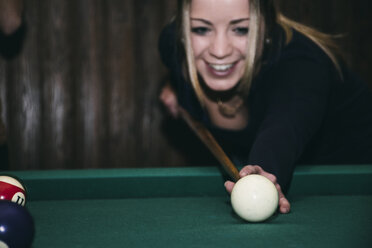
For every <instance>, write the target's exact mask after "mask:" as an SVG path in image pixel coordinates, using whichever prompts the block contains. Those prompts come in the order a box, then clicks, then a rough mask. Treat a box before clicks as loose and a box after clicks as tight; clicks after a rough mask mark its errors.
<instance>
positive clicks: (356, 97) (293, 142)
mask: <svg viewBox="0 0 372 248" xmlns="http://www.w3.org/2000/svg"><path fill="white" fill-rule="evenodd" d="M275 2H276V1H273V0H234V1H231V0H179V1H178V12H177V15H176V18H175V21H173V22H171V23H170V24H169V25H168V26H167V27H165V29H164V30H163V32H162V34H161V36H160V43H159V48H160V54H161V56H162V59H163V62H164V64H165V65H167V66H168V67H169V69H170V74H171V84H167V85H165V86H164V87H163V89H162V92H161V95H160V99H161V101H162V102H163V103H164V104H165V106H166V108H167V109H168V110H169V112H170V113H172V115H173V116H175V117H177V116H178V114H179V107H180V106H182V107H183V108H184V109H186V110H187V111H188V112H189V113H190V114H191V115H192V116H193V117H194V118H195V119H197V120H199V121H201V122H202V123H203V124H204V125H205V126H206V127H207V128H208V129H209V130H210V131H211V133H212V134H213V135H214V136H215V137H216V139H217V141H218V142H219V143H220V144H221V146H222V147H223V149H224V150H225V151H226V153H227V154H228V156H229V157H230V158H231V159H232V160H233V161H234V162H235V163H236V164H237V165H239V167H241V170H240V176H242V177H243V176H246V175H248V174H260V175H263V176H265V177H267V178H269V179H270V180H271V181H272V182H273V183H274V184H275V186H276V188H277V189H278V191H279V196H280V199H279V206H280V212H282V213H287V212H289V211H290V204H289V202H288V200H287V199H286V197H285V195H284V193H285V192H286V191H287V190H288V188H289V185H290V182H291V178H292V174H293V170H294V168H295V166H296V165H299V164H309V163H311V164H335V163H338V164H344V163H372V153H371V147H372V94H371V92H370V91H369V89H368V87H367V85H366V84H365V83H364V82H362V81H360V80H359V79H358V77H357V76H355V75H354V74H353V73H352V72H351V71H350V70H349V69H348V68H347V67H346V66H345V64H344V62H343V61H342V59H341V56H339V54H338V50H337V46H335V44H334V41H333V39H332V37H331V36H329V35H327V34H324V33H321V32H319V31H317V30H315V29H313V28H310V27H308V26H305V25H303V24H301V23H298V22H295V21H292V20H290V19H288V18H287V17H285V16H283V15H282V14H281V12H280V11H279V10H278V7H277V6H276V4H275ZM225 187H226V189H227V191H229V192H231V190H232V189H233V187H234V183H233V182H230V181H228V182H226V184H225Z"/></svg>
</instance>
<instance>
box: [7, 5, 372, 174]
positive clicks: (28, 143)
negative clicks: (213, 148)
mask: <svg viewBox="0 0 372 248" xmlns="http://www.w3.org/2000/svg"><path fill="white" fill-rule="evenodd" d="M176 2H177V1H168V0H157V1H147V0H124V1H123V0H64V1H60V0H30V1H25V26H24V28H22V29H21V30H20V31H19V32H18V33H17V34H16V35H14V36H12V37H7V38H6V39H4V37H3V38H1V36H0V98H1V103H2V106H3V112H2V116H1V117H2V119H3V121H4V122H5V124H6V127H7V132H8V137H9V139H8V147H9V158H10V168H11V169H60V168H66V169H71V168H112V167H117V168H118V167H155V166H156V167H158V166H163V167H164V166H167V167H169V166H186V165H187V166H191V165H206V164H216V161H215V160H214V159H213V158H212V156H211V155H210V154H209V152H208V151H207V150H206V149H205V148H204V146H203V145H202V144H201V143H200V142H199V141H198V139H197V138H196V137H195V136H194V134H193V133H192V132H191V131H190V130H188V128H187V127H186V126H185V125H184V124H183V122H182V121H172V120H170V119H169V118H168V117H166V115H164V112H163V109H162V107H161V106H160V104H159V101H158V93H159V88H160V86H161V84H162V83H163V80H164V78H165V77H166V74H167V72H166V69H165V67H164V66H163V65H162V64H161V62H160V58H159V54H158V51H157V42H158V36H159V33H160V31H161V29H162V27H163V25H164V24H165V23H167V22H168V21H169V20H170V18H171V17H172V16H173V14H174V10H175V8H176ZM279 2H280V6H281V8H282V10H283V12H284V13H285V14H287V15H288V16H289V17H291V18H293V19H295V20H298V21H301V22H304V23H306V24H309V25H311V26H314V27H316V28H319V29H320V30H322V31H325V32H330V33H334V34H339V33H343V34H345V37H344V38H343V39H341V40H340V42H341V44H342V46H343V47H344V48H345V54H346V58H347V61H348V62H349V64H350V65H351V66H352V68H353V69H354V70H356V71H357V72H359V73H360V75H361V76H362V77H363V78H364V79H366V80H367V81H369V82H370V83H372V73H371V71H370V69H369V67H370V64H371V61H372V49H371V48H370V44H371V43H372V40H371V39H372V35H371V34H370V32H368V30H369V29H370V26H371V20H372V18H371V17H370V16H369V11H370V9H371V3H370V1H368V0H357V1H352V0H326V1H324V0H314V1H305V0H280V1H279ZM4 161H5V160H2V159H1V158H0V163H3V162H4ZM0 168H2V166H0Z"/></svg>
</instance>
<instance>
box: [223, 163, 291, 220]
mask: <svg viewBox="0 0 372 248" xmlns="http://www.w3.org/2000/svg"><path fill="white" fill-rule="evenodd" d="M251 174H258V175H261V176H264V177H266V178H268V179H269V180H270V181H271V182H272V183H273V184H274V185H275V187H276V189H277V191H278V194H279V211H280V213H283V214H286V213H289V212H290V210H291V204H290V203H289V201H288V200H287V198H286V197H285V195H284V194H283V191H282V189H281V187H280V185H279V184H278V182H277V178H276V176H275V175H273V174H271V173H268V172H266V171H264V170H263V169H262V168H261V167H260V166H258V165H246V166H244V167H243V168H242V169H241V170H240V172H239V175H240V176H241V177H245V176H247V175H251ZM234 185H235V183H233V182H231V181H226V182H225V188H226V190H227V192H229V193H230V194H231V192H232V189H233V188H234Z"/></svg>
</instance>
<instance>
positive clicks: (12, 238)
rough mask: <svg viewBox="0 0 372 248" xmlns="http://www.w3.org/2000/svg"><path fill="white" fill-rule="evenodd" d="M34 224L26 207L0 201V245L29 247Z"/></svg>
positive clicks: (33, 232)
mask: <svg viewBox="0 0 372 248" xmlns="http://www.w3.org/2000/svg"><path fill="white" fill-rule="evenodd" d="M34 235H35V225H34V220H33V218H32V216H31V214H30V213H29V212H28V210H27V209H26V207H22V206H20V205H18V204H16V203H14V202H11V201H0V247H7V248H8V247H9V248H13V247H19V248H23V247H24V248H26V247H31V244H32V241H33V239H34Z"/></svg>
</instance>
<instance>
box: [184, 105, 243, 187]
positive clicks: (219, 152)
mask: <svg viewBox="0 0 372 248" xmlns="http://www.w3.org/2000/svg"><path fill="white" fill-rule="evenodd" d="M180 115H181V117H182V119H183V120H184V121H185V122H186V123H187V125H188V126H189V127H190V128H191V129H192V130H193V131H194V133H195V134H196V135H197V136H198V137H199V139H200V140H201V141H202V142H203V143H204V145H206V146H207V148H208V149H209V150H210V151H211V152H212V154H213V155H214V156H215V157H216V158H217V160H218V161H219V162H220V163H221V165H222V167H223V168H224V169H225V171H226V172H227V173H228V174H229V175H230V177H231V178H232V179H234V181H235V182H236V181H238V180H239V178H240V176H239V171H238V169H237V168H236V167H235V165H234V164H233V162H232V161H231V160H230V159H229V157H228V156H227V155H226V153H225V152H224V151H223V149H222V147H221V146H220V145H219V144H218V142H217V141H216V139H215V138H214V137H213V135H212V134H211V133H210V132H209V130H208V129H207V128H206V127H204V125H203V124H202V123H200V122H198V121H197V120H195V119H194V118H192V117H191V115H190V114H189V113H188V112H187V111H186V110H185V109H183V108H182V107H180Z"/></svg>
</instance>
